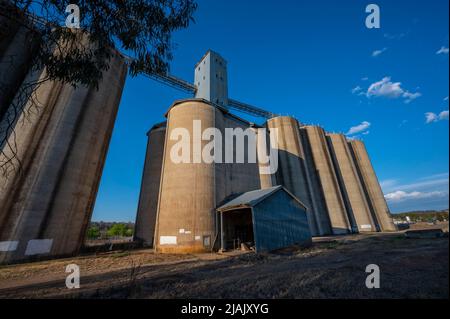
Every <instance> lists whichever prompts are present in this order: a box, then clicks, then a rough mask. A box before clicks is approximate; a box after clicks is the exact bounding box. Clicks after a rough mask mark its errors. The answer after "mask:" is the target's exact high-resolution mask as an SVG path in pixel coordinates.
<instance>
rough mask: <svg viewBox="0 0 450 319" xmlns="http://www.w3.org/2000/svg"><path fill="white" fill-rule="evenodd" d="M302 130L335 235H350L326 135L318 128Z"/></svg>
mask: <svg viewBox="0 0 450 319" xmlns="http://www.w3.org/2000/svg"><path fill="white" fill-rule="evenodd" d="M302 130H305V132H306V136H307V143H308V145H309V148H310V150H311V155H312V159H313V161H314V167H315V170H316V173H317V174H318V177H319V181H320V185H321V189H322V194H323V198H324V200H325V205H326V208H327V211H328V216H329V219H330V223H331V227H332V231H333V234H345V233H348V232H350V231H351V225H350V221H349V219H348V216H347V211H346V208H345V205H344V200H343V198H342V195H341V191H340V188H339V183H338V180H337V177H336V172H335V171H334V167H333V163H332V160H331V156H330V152H329V150H328V146H327V141H326V138H325V133H324V131H323V129H322V128H320V127H318V126H304V127H302Z"/></svg>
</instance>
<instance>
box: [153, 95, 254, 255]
mask: <svg viewBox="0 0 450 319" xmlns="http://www.w3.org/2000/svg"><path fill="white" fill-rule="evenodd" d="M166 116H167V133H166V141H165V147H164V149H165V151H164V156H163V167H162V174H161V186H160V194H159V199H158V213H157V225H156V232H155V234H156V238H155V248H156V250H157V251H160V252H203V251H210V250H211V249H212V247H213V245H214V243H215V242H216V240H217V235H218V228H217V227H218V222H217V220H216V219H217V213H216V208H217V207H218V205H220V204H221V203H225V202H226V201H227V200H228V199H229V198H230V197H233V196H237V195H239V194H242V193H243V192H246V191H249V190H256V189H260V187H261V181H260V175H259V167H258V163H257V162H256V161H255V162H249V161H248V159H249V153H248V152H247V146H248V138H256V134H254V132H253V130H252V129H251V123H249V122H247V121H245V120H242V119H240V118H239V117H237V116H234V115H232V114H230V113H228V112H227V110H226V109H224V108H222V107H221V106H219V105H216V104H213V103H211V102H208V101H206V100H203V99H187V100H181V101H177V102H175V103H174V104H173V105H172V106H171V108H170V109H169V111H168V113H167V115H166ZM196 125H200V126H196ZM246 129H250V130H246ZM205 130H207V131H205ZM252 132H253V134H251V133H252ZM241 133H242V134H249V135H248V136H247V138H246V141H247V142H246V143H244V144H242V145H240V146H242V149H238V147H239V145H237V144H236V145H234V146H235V147H233V149H232V151H231V153H228V154H229V155H230V156H231V158H230V161H229V162H227V161H226V154H225V153H226V152H225V151H226V145H225V144H226V142H224V141H222V137H223V138H224V140H226V139H227V135H228V137H230V136H231V138H232V141H234V140H235V139H236V135H235V134H241ZM183 139H184V141H185V142H186V144H185V146H186V148H184V150H183V151H185V152H186V151H187V152H188V156H187V158H186V159H183V158H182V156H181V155H182V153H181V152H182V149H183V146H182V145H183V144H182V141H183ZM211 143H212V144H211ZM208 145H209V146H211V145H214V152H213V153H214V155H215V156H216V154H217V157H215V158H214V161H211V162H208V161H204V158H203V152H204V150H205V149H208V153H209V151H210V149H209V148H208ZM219 150H220V152H219ZM216 152H218V153H216ZM241 152H244V154H243V155H244V156H243V159H244V162H242V163H239V162H236V161H237V159H238V153H240V154H241V155H242V153H241ZM218 154H221V156H219V155H218Z"/></svg>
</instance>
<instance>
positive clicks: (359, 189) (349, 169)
mask: <svg viewBox="0 0 450 319" xmlns="http://www.w3.org/2000/svg"><path fill="white" fill-rule="evenodd" d="M327 139H328V142H329V146H330V152H331V155H332V158H333V162H334V167H335V171H336V174H337V176H338V180H339V183H340V186H341V191H342V195H343V197H344V201H345V203H346V208H347V212H348V213H349V215H351V216H349V217H350V220H352V221H353V222H354V226H355V228H356V229H355V230H356V231H359V232H370V231H376V225H375V223H374V221H373V219H372V214H371V212H370V208H369V204H368V203H367V200H366V196H365V194H364V189H363V186H362V185H361V181H360V179H359V175H358V171H357V168H356V165H355V162H354V160H353V156H352V153H351V151H350V148H349V146H348V144H347V139H346V138H345V136H344V135H343V134H327Z"/></svg>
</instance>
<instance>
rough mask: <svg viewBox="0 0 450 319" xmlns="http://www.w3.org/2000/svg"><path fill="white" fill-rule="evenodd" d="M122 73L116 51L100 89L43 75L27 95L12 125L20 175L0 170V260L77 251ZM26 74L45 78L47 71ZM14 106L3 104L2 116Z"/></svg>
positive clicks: (96, 183)
mask: <svg viewBox="0 0 450 319" xmlns="http://www.w3.org/2000/svg"><path fill="white" fill-rule="evenodd" d="M126 74H127V66H126V63H125V61H124V59H123V57H122V56H121V55H119V53H117V52H116V53H115V54H114V55H113V57H112V59H111V61H110V68H109V69H108V71H105V72H104V74H103V79H102V80H101V81H100V83H99V86H98V90H97V89H96V88H86V87H83V86H80V87H78V88H74V87H73V86H71V85H70V84H62V83H60V82H57V81H47V82H44V83H43V84H42V85H41V86H39V87H38V88H36V91H35V92H34V97H33V98H31V99H29V100H28V101H27V103H26V104H25V108H24V112H22V113H21V118H19V119H18V121H17V124H16V127H15V132H16V134H15V135H16V136H15V139H16V140H15V142H16V145H17V159H18V160H20V162H21V165H22V166H21V168H22V174H20V175H18V174H16V173H15V172H13V173H11V174H10V175H8V176H5V175H0V185H1V191H0V211H1V212H5V214H4V216H2V221H1V223H0V228H1V229H0V243H2V245H0V246H1V247H2V251H1V252H0V263H8V262H14V261H19V260H25V259H29V258H36V257H37V258H39V257H42V256H46V257H48V256H62V255H71V254H74V253H76V252H77V251H78V250H79V248H80V247H81V245H82V243H83V241H84V235H85V231H86V229H87V226H88V224H89V221H90V217H91V213H92V210H93V205H94V201H95V197H96V193H97V189H98V185H99V181H100V176H101V173H102V168H103V164H104V160H105V157H106V152H107V149H108V145H109V140H110V137H111V133H112V128H113V125H114V121H115V117H116V113H117V109H118V106H119V101H120V97H121V94H122V89H123V86H124V82H125V78H126ZM28 77H31V78H45V71H43V72H34V73H32V74H29V75H28ZM25 81H26V80H25ZM37 101H38V104H39V105H35V104H34V103H36V102H37ZM14 111H15V110H14V109H13V108H11V107H9V109H8V110H7V114H8V112H14ZM25 114H28V116H27V117H26V118H24V116H26V115H25ZM0 125H7V123H5V121H3V122H2V123H1V124H0ZM13 138H14V137H13V136H10V137H9V139H13ZM9 142H11V140H10V141H9ZM5 152H6V153H2V155H1V156H8V152H10V151H8V150H5Z"/></svg>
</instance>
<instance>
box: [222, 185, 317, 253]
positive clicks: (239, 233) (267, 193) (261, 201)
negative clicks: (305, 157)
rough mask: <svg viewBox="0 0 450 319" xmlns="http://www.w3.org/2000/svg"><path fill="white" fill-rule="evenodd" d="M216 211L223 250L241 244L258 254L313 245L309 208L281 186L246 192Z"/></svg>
mask: <svg viewBox="0 0 450 319" xmlns="http://www.w3.org/2000/svg"><path fill="white" fill-rule="evenodd" d="M217 210H218V212H219V213H220V225H221V226H220V228H221V248H222V250H227V249H230V248H236V247H239V245H240V243H250V245H254V247H255V250H256V252H262V251H271V250H275V249H279V248H283V247H287V246H291V245H294V244H300V245H308V244H310V243H311V232H310V230H309V225H308V218H307V214H306V210H307V208H306V207H305V205H303V204H302V203H301V202H300V201H299V200H298V199H297V198H296V197H295V196H294V195H292V194H291V193H290V192H289V191H287V190H286V189H285V188H284V187H282V186H275V187H271V188H267V189H261V190H255V191H250V192H246V193H244V194H242V195H240V196H238V197H236V198H235V199H233V200H231V201H229V202H228V203H226V204H225V205H222V206H221V207H219V208H218V209H217ZM236 242H237V243H238V245H236V244H235V243H236ZM230 243H232V244H230Z"/></svg>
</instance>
